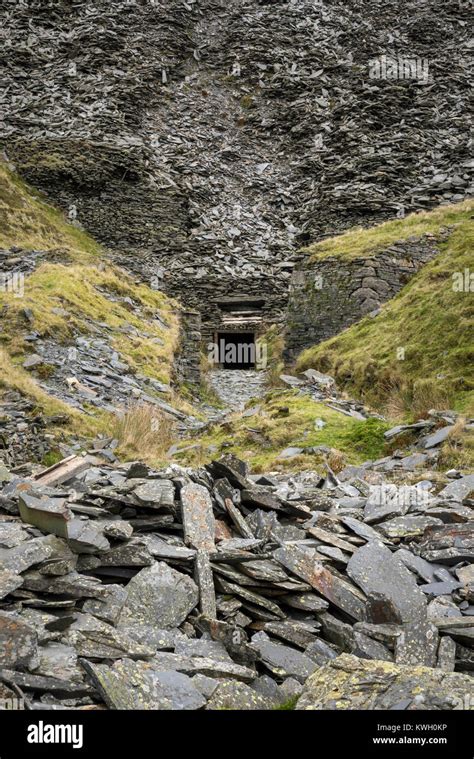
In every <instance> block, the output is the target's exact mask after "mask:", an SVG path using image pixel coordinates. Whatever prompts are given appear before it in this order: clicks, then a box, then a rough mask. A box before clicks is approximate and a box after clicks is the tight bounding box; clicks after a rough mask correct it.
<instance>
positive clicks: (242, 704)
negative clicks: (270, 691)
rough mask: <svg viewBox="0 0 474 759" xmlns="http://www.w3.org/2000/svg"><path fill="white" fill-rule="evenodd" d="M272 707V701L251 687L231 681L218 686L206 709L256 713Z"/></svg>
mask: <svg viewBox="0 0 474 759" xmlns="http://www.w3.org/2000/svg"><path fill="white" fill-rule="evenodd" d="M272 705H273V704H272V702H271V701H269V700H268V699H266V698H265V697H264V696H263V695H261V694H260V693H257V692H256V691H255V690H254V689H253V688H251V687H250V686H249V685H245V683H238V682H236V681H233V680H229V681H224V682H222V683H220V684H219V685H218V686H217V688H216V689H215V690H214V692H213V694H212V696H211V697H210V699H209V701H208V702H207V706H206V709H207V710H216V709H217V710H221V709H230V710H239V711H249V710H251V711H256V710H262V709H271V708H272Z"/></svg>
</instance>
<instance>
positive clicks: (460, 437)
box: [438, 417, 474, 472]
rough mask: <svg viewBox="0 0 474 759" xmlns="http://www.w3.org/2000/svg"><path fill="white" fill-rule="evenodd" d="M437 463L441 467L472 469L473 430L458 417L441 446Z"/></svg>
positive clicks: (473, 455) (468, 470)
mask: <svg viewBox="0 0 474 759" xmlns="http://www.w3.org/2000/svg"><path fill="white" fill-rule="evenodd" d="M438 465H439V467H440V468H441V469H459V470H461V471H464V472H472V471H474V430H472V429H471V428H470V427H468V425H467V424H466V419H465V418H464V417H460V418H459V419H458V421H457V422H456V424H455V425H454V427H453V429H452V430H451V432H450V435H449V437H448V439H447V440H446V442H445V443H444V445H443V446H442V448H441V452H440V457H439V460H438Z"/></svg>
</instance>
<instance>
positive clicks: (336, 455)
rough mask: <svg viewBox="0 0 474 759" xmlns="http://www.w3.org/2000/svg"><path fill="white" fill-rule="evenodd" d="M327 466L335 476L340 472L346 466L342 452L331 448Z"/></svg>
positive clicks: (345, 459)
mask: <svg viewBox="0 0 474 759" xmlns="http://www.w3.org/2000/svg"><path fill="white" fill-rule="evenodd" d="M328 464H329V466H330V467H331V469H332V471H333V472H335V474H337V473H338V472H342V470H343V469H344V467H345V466H346V464H347V458H346V456H345V455H344V454H343V453H342V451H338V450H337V448H331V452H330V454H329V456H328Z"/></svg>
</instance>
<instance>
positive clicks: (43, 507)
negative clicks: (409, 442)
mask: <svg viewBox="0 0 474 759" xmlns="http://www.w3.org/2000/svg"><path fill="white" fill-rule="evenodd" d="M384 478H386V475H385V474H383V473H381V472H376V471H374V470H371V469H370V468H363V467H361V468H355V467H348V468H347V469H346V470H343V471H342V472H340V473H339V474H338V475H337V477H336V476H335V475H334V474H333V473H331V472H328V473H327V476H321V475H320V474H317V473H316V472H306V473H301V474H298V475H294V474H293V475H292V474H276V475H251V474H250V473H249V470H248V467H247V465H246V464H245V462H243V461H241V460H239V459H237V458H235V457H234V456H232V455H227V456H224V457H222V458H221V459H219V460H215V461H213V462H211V463H210V464H208V465H206V466H205V467H204V468H201V469H195V470H192V469H188V468H183V467H180V466H177V465H171V466H169V467H168V468H166V469H164V470H161V471H154V470H151V469H150V468H149V467H148V466H146V465H144V464H142V463H139V462H132V463H126V464H119V463H115V464H114V465H112V464H103V463H100V462H98V461H97V460H96V459H94V457H93V456H90V455H89V456H70V457H68V458H67V459H66V460H64V461H62V462H59V463H58V464H56V465H54V466H52V467H50V468H49V469H47V470H44V471H43V472H41V473H39V474H37V475H36V476H34V475H32V476H31V477H29V478H27V479H23V478H21V477H19V476H18V475H15V474H13V473H12V472H9V471H8V469H7V468H6V467H1V468H0V487H1V490H0V599H1V600H0V705H1V704H6V703H8V700H9V699H16V700H17V701H18V699H21V700H22V701H21V703H22V704H24V706H25V708H27V709H68V708H73V709H78V708H79V709H105V708H110V709H273V708H278V707H281V706H282V705H284V706H285V707H286V708H288V703H293V702H294V701H296V700H297V699H299V700H298V705H297V707H296V708H313V709H314V708H321V709H332V708H356V706H357V705H358V703H359V702H358V700H357V699H360V698H361V697H362V695H363V698H364V699H365V700H364V708H382V706H383V707H384V708H392V709H450V708H451V709H452V708H468V706H469V705H471V708H472V707H473V706H474V698H473V696H474V681H473V679H472V673H473V671H474V650H473V641H474V616H473V612H474V603H473V602H474V567H473V563H472V562H473V559H474V531H473V526H474V520H473V516H472V515H473V506H474V500H472V498H471V497H470V496H472V493H473V491H474V475H466V476H462V475H461V474H460V473H457V472H454V473H452V474H451V479H449V478H447V479H446V481H447V482H448V484H445V485H444V486H442V488H441V489H440V490H439V492H437V493H436V492H435V491H436V490H438V489H439V485H434V484H433V483H431V482H430V481H429V480H428V479H426V477H424V476H423V474H422V473H420V481H419V482H418V483H417V484H415V485H406V486H404V487H403V488H402V487H397V486H396V485H394V484H387V482H386V481H385V479H384ZM415 665H416V666H415ZM418 665H421V666H418ZM357 673H358V675H359V676H360V678H361V679H362V682H363V687H362V688H361V687H360V686H359V687H358V688H357V693H354V692H351V687H352V691H353V690H354V687H355V686H353V685H352V686H351V683H352V684H353V683H354V682H356V680H357V678H356V674H357ZM328 678H329V682H330V683H331V686H330V687H328ZM341 678H342V679H341ZM360 678H359V679H360ZM338 683H340V686H338V685H337V684H338ZM338 687H340V692H338V690H337V688H338ZM341 703H343V706H341Z"/></svg>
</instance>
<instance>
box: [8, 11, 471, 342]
mask: <svg viewBox="0 0 474 759" xmlns="http://www.w3.org/2000/svg"><path fill="white" fill-rule="evenodd" d="M469 14H470V10H469V8H468V7H467V4H465V3H461V2H458V1H457V0H455V1H454V2H451V1H450V0H430V2H425V1H424V0H416V2H405V3H403V4H401V3H399V2H396V1H395V0H393V1H391V0H384V2H377V0H375V1H374V0H370V2H360V1H359V0H344V2H339V1H337V0H325V2H322V3H319V2H315V1H314V0H297V1H296V0H290V1H288V2H278V1H276V2H268V1H264V0H238V1H237V0H226V1H225V2H224V0H186V2H184V1H182V0H154V1H153V2H152V1H151V0H117V2H114V3H110V2H108V0H88V2H82V3H79V2H73V1H72V0H48V2H47V3H44V2H39V0H38V2H36V1H35V0H30V1H29V2H28V3H24V4H20V3H18V2H16V0H6V2H5V4H4V11H3V20H2V24H1V30H0V34H1V36H2V38H3V42H4V43H5V54H4V58H5V61H4V62H5V64H6V72H7V76H6V80H7V87H6V91H5V94H4V108H3V110H4V114H5V117H4V120H3V123H2V126H1V129H2V134H3V137H4V140H3V144H4V146H5V150H6V153H7V156H8V158H9V159H10V160H11V161H12V162H13V163H14V164H15V166H16V168H17V170H18V171H19V172H20V174H22V175H23V176H24V177H25V178H26V179H28V180H29V181H31V182H32V183H33V184H34V185H35V186H37V187H39V188H41V189H43V190H44V191H46V193H47V194H48V196H49V197H50V198H51V199H52V200H53V201H54V202H56V203H58V204H59V205H60V206H61V207H62V208H63V209H64V210H65V211H66V212H67V213H68V214H69V216H70V218H71V219H76V220H77V222H78V223H80V224H82V225H83V226H84V227H85V228H86V229H87V230H88V231H89V232H91V233H92V234H93V235H94V236H95V237H96V238H97V239H99V240H100V241H101V242H102V243H104V244H105V245H106V246H107V248H108V249H109V250H110V251H111V253H112V255H113V257H114V258H115V260H116V261H117V262H118V263H120V264H121V265H122V266H125V267H127V268H128V269H130V270H132V271H133V272H135V273H136V274H137V275H138V276H139V277H140V278H142V279H144V280H145V281H148V282H149V283H150V284H151V285H152V286H153V287H157V288H160V289H164V290H165V291H167V292H168V293H169V294H171V295H173V296H175V297H177V298H179V299H180V300H181V301H182V302H183V304H184V306H185V308H187V309H197V310H198V311H200V312H201V314H202V317H203V335H204V338H205V339H207V338H208V337H209V336H210V334H211V333H212V331H213V330H214V329H216V328H217V327H218V322H219V319H220V314H219V311H218V310H219V303H222V302H224V301H225V300H226V299H228V298H230V297H232V298H235V299H236V300H237V301H238V300H239V298H240V297H242V298H243V297H244V296H245V297H246V298H249V297H250V298H253V299H257V298H259V299H261V300H263V304H262V305H261V324H262V325H264V324H266V323H270V322H274V321H278V320H279V319H283V318H284V313H285V309H286V305H287V299H288V288H289V283H290V278H291V274H292V270H293V268H294V263H295V262H294V254H295V252H296V251H297V250H298V249H299V248H300V247H301V245H304V244H305V243H307V242H308V241H314V240H318V239H321V238H323V237H325V236H327V235H330V234H331V235H332V234H334V233H337V232H339V231H343V230H345V229H347V228H348V227H351V226H354V225H356V224H360V225H363V226H368V225H370V224H373V223H375V222H377V221H381V220H384V219H387V218H392V217H393V216H395V215H396V214H397V213H408V212H410V211H413V210H416V209H420V208H430V207H433V206H435V205H438V204H439V203H442V202H447V201H448V202H449V201H456V200H460V199H461V198H463V197H465V196H466V195H467V194H468V193H469V187H470V172H471V171H472V169H471V163H470V161H469V116H468V113H469V109H468V103H467V100H468V94H469V78H468V72H467V58H468V52H469V48H468V42H467V40H468V35H469V25H468V21H469ZM391 57H392V58H394V59H396V60H401V59H403V60H406V59H409V60H413V61H414V62H415V68H414V69H412V70H411V71H412V74H411V75H409V76H407V77H406V78H403V76H402V77H399V78H397V79H394V78H390V76H388V77H387V67H386V61H387V58H388V59H391ZM374 60H378V61H379V62H383V61H385V64H384V65H385V69H384V68H383V66H382V64H381V65H380V66H379V68H378V74H379V75H380V76H382V77H385V78H374V76H373V72H374V70H375V69H374V66H373V61H374ZM417 72H418V73H417Z"/></svg>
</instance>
